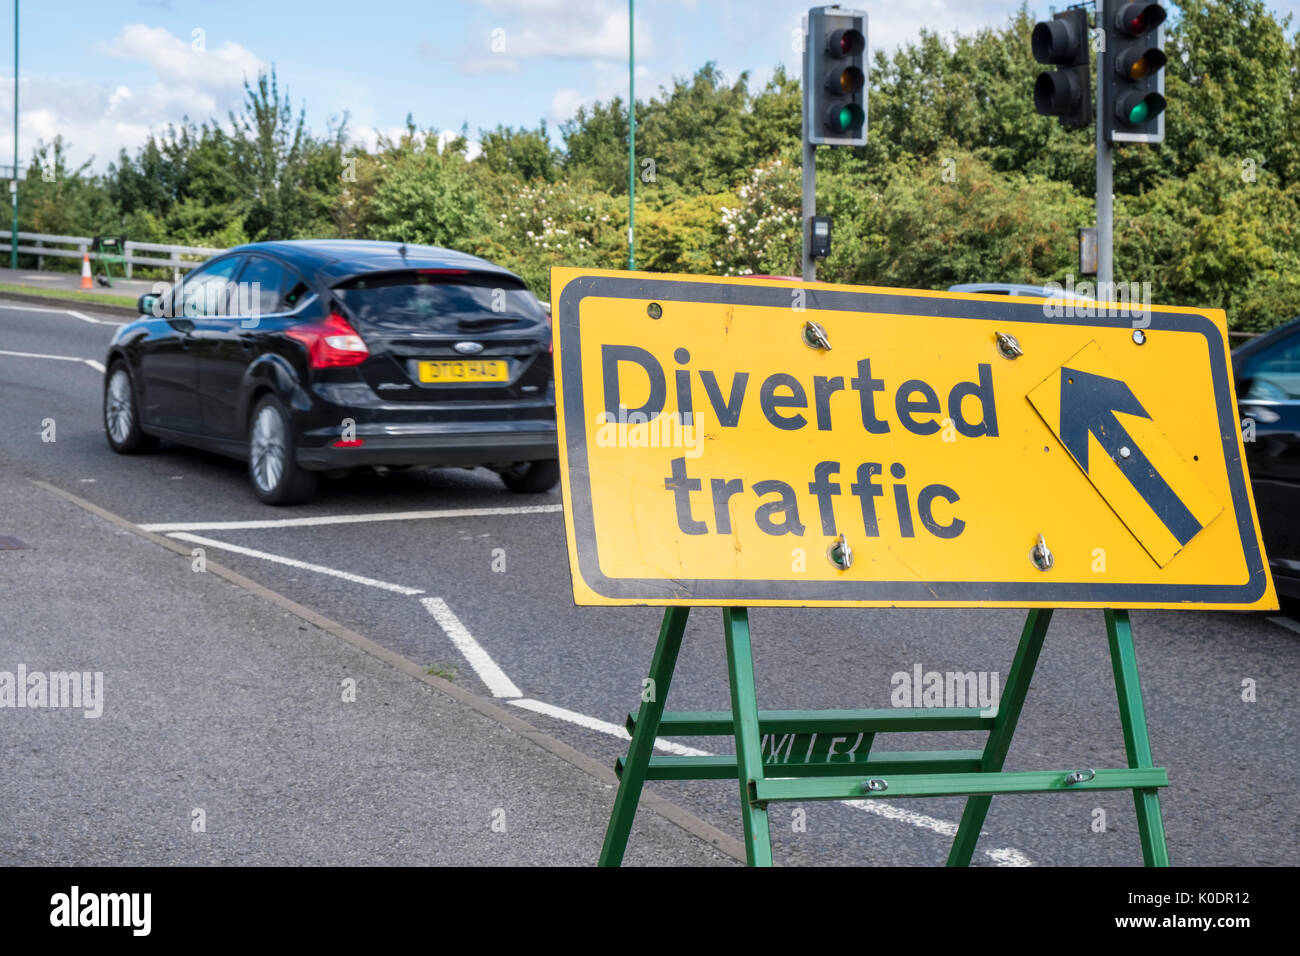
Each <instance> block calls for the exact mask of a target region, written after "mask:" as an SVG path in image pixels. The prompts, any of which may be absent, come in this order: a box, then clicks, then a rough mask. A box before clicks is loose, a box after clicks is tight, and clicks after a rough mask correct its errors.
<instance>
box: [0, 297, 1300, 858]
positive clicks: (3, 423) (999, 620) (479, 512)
mask: <svg viewBox="0 0 1300 956" xmlns="http://www.w3.org/2000/svg"><path fill="white" fill-rule="evenodd" d="M80 311H81V314H82V316H84V317H85V318H95V315H94V314H93V313H91V312H88V311H87V310H84V309H82V310H80ZM117 321H118V320H116V319H109V318H104V320H103V323H102V324H101V323H97V322H91V321H85V319H84V318H76V317H74V316H71V315H68V314H66V313H63V312H60V311H57V310H51V311H43V310H40V309H35V308H31V307H28V306H25V305H16V304H15V305H10V306H3V307H0V409H2V411H0V467H6V468H12V469H15V470H16V471H17V472H19V473H21V474H24V475H27V476H30V477H33V478H40V479H43V480H45V481H48V482H50V483H51V484H54V485H56V486H58V487H61V488H64V489H67V490H69V491H71V492H73V493H74V494H77V495H79V496H81V497H83V498H86V499H88V500H90V501H92V502H94V503H95V504H97V505H99V506H100V507H103V508H106V509H108V510H110V511H112V512H114V513H116V514H118V515H121V516H123V517H125V518H127V519H129V520H131V521H134V522H137V523H139V524H142V525H146V526H148V527H150V528H151V529H152V530H155V531H158V532H160V533H164V534H170V535H173V536H176V535H191V536H193V537H192V538H189V539H186V538H180V539H178V540H188V541H189V542H190V543H191V544H192V545H193V546H194V547H203V548H204V549H205V550H206V551H207V553H208V554H210V555H211V556H212V557H213V559H214V560H219V561H220V562H221V563H223V564H225V565H226V566H228V567H231V568H234V569H235V570H237V571H239V572H241V573H243V574H246V575H247V576H249V577H251V578H253V579H254V580H256V581H259V582H260V583H262V584H264V585H266V586H267V587H269V588H271V589H273V590H275V591H278V592H280V593H282V594H284V595H286V596H288V597H289V598H291V599H293V600H295V601H298V602H299V603H301V604H304V605H306V606H308V607H310V608H313V609H316V610H318V611H319V612H320V613H322V614H324V615H326V616H328V617H330V618H333V619H334V620H336V621H338V622H340V623H342V624H344V625H345V626H347V627H350V628H353V629H355V630H357V631H359V632H361V633H362V634H365V635H367V636H368V637H370V638H371V639H373V640H375V641H377V642H378V643H380V644H382V645H384V646H386V647H388V648H390V649H392V650H394V651H396V652H398V653H400V654H402V655H404V656H406V657H408V658H410V659H411V660H414V661H416V662H417V663H419V664H421V665H426V666H430V667H434V668H436V669H438V671H440V672H443V673H445V674H449V675H454V679H455V681H456V682H457V683H458V684H460V685H462V686H464V687H467V688H469V689H471V690H473V691H475V692H476V693H480V694H482V695H483V696H489V697H496V698H498V699H499V701H500V702H502V703H508V704H511V705H512V706H514V707H519V708H520V709H521V711H528V713H527V714H525V715H524V716H526V717H527V718H528V720H529V721H530V722H532V723H534V724H536V725H537V726H540V727H543V728H545V729H546V730H548V731H550V732H551V733H553V734H555V735H556V736H558V737H560V738H561V739H563V740H565V741H567V742H569V743H571V744H572V745H574V746H575V747H577V748H578V749H579V750H582V751H584V752H586V753H588V754H591V755H592V756H595V757H597V758H598V759H600V760H602V761H607V762H610V763H612V762H613V760H614V759H615V757H616V756H618V755H619V754H620V753H622V751H623V749H624V747H625V741H624V740H622V739H620V738H619V737H618V736H617V735H616V731H617V728H618V727H619V726H621V724H622V722H623V719H624V717H625V715H626V713H627V711H628V709H629V708H632V707H634V706H635V704H636V703H637V701H638V699H639V695H640V691H641V682H642V679H643V678H644V676H645V673H646V669H647V667H648V663H649V658H650V654H651V651H652V649H653V645H654V639H655V636H656V632H657V628H658V621H659V617H660V612H659V611H657V610H654V609H603V608H601V609H594V608H576V607H574V605H573V601H572V596H571V591H570V586H571V585H570V578H569V571H568V560H567V554H566V549H565V543H564V529H563V521H562V515H561V513H560V508H561V502H560V496H559V495H558V493H554V494H546V495H533V496H526V495H512V494H509V493H508V492H506V491H505V490H504V489H503V488H502V486H501V484H500V482H499V481H498V479H497V478H496V476H495V475H493V474H491V473H490V472H486V471H482V470H475V471H464V470H457V471H446V472H431V473H404V474H396V475H390V476H387V477H379V476H374V475H371V476H363V477H354V478H349V479H344V480H341V481H326V482H323V483H322V487H321V491H320V494H319V495H318V496H317V498H316V499H315V500H314V501H313V502H312V503H311V504H309V505H306V506H302V507H297V508H292V509H274V508H269V507H267V506H264V505H262V504H260V503H259V502H258V501H257V500H256V499H255V498H254V497H253V495H252V492H251V491H250V490H249V488H248V483H247V479H246V477H245V474H244V469H243V465H242V464H240V463H238V462H233V461H228V460H225V459H222V458H219V457H216V456H213V455H208V454H204V453H200V452H196V451H191V450H188V449H184V448H181V447H178V446H174V445H168V444H164V446H163V447H162V448H161V449H160V450H159V451H158V452H156V453H154V454H151V455H147V456H140V457H133V458H126V457H119V456H117V455H115V454H113V453H112V452H111V451H110V450H109V448H108V446H107V444H106V443H105V441H104V437H103V433H102V427H101V425H100V418H99V415H100V394H101V388H102V385H101V375H100V373H99V371H98V370H97V369H96V368H95V364H96V363H99V362H102V360H103V357H104V347H105V344H106V343H107V341H108V340H109V338H110V336H111V334H112V332H113V328H114V325H115V324H116V322H117ZM9 353H27V354H23V355H15V354H9ZM34 356H43V357H34ZM52 356H61V357H64V358H65V359H71V360H70V361H68V360H59V359H58V358H54V357H52ZM47 419H53V420H54V422H55V426H56V429H57V431H56V437H57V440H56V441H54V442H45V441H42V429H43V428H44V427H45V426H44V425H43V424H42V423H43V422H44V421H45V420H47ZM411 512H414V513H417V514H416V515H407V516H405V517H400V518H397V519H395V520H374V516H376V515H393V514H400V513H411ZM429 512H432V513H433V514H425V513H429ZM442 512H453V514H440V513H442ZM454 512H469V513H468V514H455V513H454ZM340 518H352V519H357V518H364V519H365V520H349V521H340V520H337V519H340ZM304 519H308V520H304ZM232 522H257V523H259V524H257V525H254V526H243V527H239V526H236V527H231V526H230V523H232ZM286 522H289V523H287V524H286ZM3 526H4V521H3V512H2V511H0V533H3V530H4V528H3ZM195 538H197V539H202V540H194V539H195ZM231 549H237V550H231ZM140 586H141V587H148V582H147V581H141V582H140ZM120 612H121V614H122V615H123V618H124V619H126V618H128V617H129V616H130V614H131V601H130V596H129V595H124V596H123V599H122V603H121V609H120ZM7 613H15V611H14V610H13V609H10V610H9V611H8V612H7ZM18 613H21V609H18ZM66 613H67V614H68V615H69V617H75V615H76V606H75V599H67V609H66ZM1022 620H1023V613H1022V612H1017V611H1000V610H993V611H963V610H864V611H837V610H817V609H811V610H797V609H789V610H787V609H758V610H755V611H753V612H751V625H752V628H753V640H754V647H755V655H756V663H755V666H756V671H757V681H758V694H759V703H760V706H761V707H763V708H765V709H768V708H770V709H780V708H792V709H793V708H822V707H887V706H889V705H890V691H891V687H892V685H891V676H892V675H893V674H895V673H896V672H900V671H901V672H908V673H911V672H912V670H913V668H914V667H915V666H916V665H918V664H920V665H922V667H923V669H924V670H926V671H931V670H934V671H941V672H946V671H962V672H966V671H993V672H997V673H999V674H1000V675H1001V676H1002V677H1003V678H1005V675H1006V672H1007V669H1008V666H1009V664H1010V659H1011V655H1012V653H1013V652H1014V650H1015V644H1016V639H1017V637H1018V634H1019V630H1020V626H1021V623H1022ZM1133 622H1134V633H1135V640H1136V645H1137V652H1138V658H1139V662H1140V665H1141V673H1142V677H1143V689H1144V692H1145V695H1146V706H1147V714H1148V720H1149V724H1150V730H1151V737H1152V743H1153V750H1154V753H1155V759H1156V763H1157V764H1158V765H1161V766H1164V767H1166V768H1167V769H1168V771H1169V776H1170V781H1171V786H1170V787H1169V788H1168V790H1166V791H1165V792H1164V794H1163V797H1162V804H1163V808H1164V818H1165V826H1166V830H1167V833H1168V839H1169V847H1170V855H1171V859H1172V861H1173V862H1174V863H1175V864H1176V865H1179V864H1181V865H1192V864H1201V865H1254V864H1287V865H1295V864H1297V863H1300V842H1298V841H1297V839H1296V830H1295V820H1296V819H1297V816H1298V815H1300V814H1298V813H1297V811H1298V810H1300V797H1298V795H1297V787H1296V785H1295V782H1294V779H1295V778H1294V774H1293V773H1292V769H1291V768H1292V767H1293V766H1294V765H1295V763H1296V757H1297V745H1296V740H1297V738H1298V737H1300V733H1298V731H1300V716H1298V715H1297V708H1296V706H1295V705H1296V682H1295V679H1294V675H1295V674H1296V673H1297V668H1298V667H1300V625H1297V624H1296V623H1295V622H1294V621H1292V620H1288V619H1285V618H1273V617H1271V616H1269V615H1251V614H1233V613H1219V612H1210V613H1202V612H1177V613H1175V612H1151V611H1147V612H1135V613H1134V615H1133ZM287 663H289V664H291V663H292V662H287ZM1247 679H1250V680H1253V681H1254V682H1255V686H1256V695H1257V696H1256V700H1255V701H1253V702H1247V701H1244V700H1243V699H1242V682H1243V680H1247ZM668 706H669V707H670V709H673V710H704V709H727V708H728V706H729V698H728V689H727V682H726V663H725V655H724V649H723V642H722V629H721V618H720V614H719V613H718V611H716V610H712V609H702V610H697V611H695V612H693V614H692V618H691V622H690V625H689V627H688V631H687V638H686V643H685V646H684V648H683V651H682V655H681V659H680V662H679V666H678V670H677V676H676V678H675V680H674V683H673V686H672V691H671V693H670V695H669V698H668ZM912 736H913V739H912V740H909V741H907V742H906V743H895V742H894V741H889V742H887V743H885V744H884V746H885V747H886V749H907V748H908V747H909V746H925V747H978V746H980V745H981V743H982V739H981V736H980V735H976V734H948V735H944V736H942V737H936V736H933V735H931V736H929V737H926V736H925V735H919V736H915V735H912ZM895 740H897V738H895ZM677 743H679V744H682V745H685V746H688V747H695V748H699V749H702V750H710V751H713V752H724V751H725V750H726V749H727V748H728V746H729V745H728V744H727V742H726V741H724V740H719V739H682V740H679V741H677ZM1124 765H1125V758H1124V753H1123V743H1122V737H1121V732H1120V725H1119V719H1118V715H1117V710H1116V704H1115V695H1114V688H1113V684H1112V679H1111V672H1110V664H1109V658H1108V655H1107V649H1106V640H1105V631H1104V626H1103V622H1102V615H1101V612H1099V611H1063V612H1057V614H1056V616H1055V618H1054V620H1053V623H1052V628H1051V630H1050V632H1049V634H1048V638H1047V644H1046V647H1045V649H1044V652H1043V656H1042V659H1041V660H1040V663H1039V667H1038V672H1037V674H1036V677H1035V681H1034V685H1033V687H1032V689H1031V691H1030V696H1029V699H1028V702H1027V704H1026V707H1025V711H1024V713H1023V715H1022V717H1021V721H1020V728H1019V731H1018V733H1017V737H1016V741H1015V743H1014V745H1013V747H1012V749H1011V753H1010V756H1009V758H1008V761H1007V769H1010V770H1046V769H1072V768H1076V767H1080V768H1082V767H1098V768H1099V767H1122V766H1124ZM655 786H656V789H657V790H658V791H659V792H661V793H663V794H664V795H665V796H667V797H669V798H670V799H674V800H676V801H677V802H678V803H680V804H681V805H682V806H684V807H686V808H687V809H689V810H691V811H692V812H694V813H696V814H698V815H699V816H701V817H702V818H704V819H705V820H707V821H708V822H710V823H712V824H714V825H715V826H717V827H719V828H721V829H723V830H725V831H727V832H729V833H735V834H737V835H739V808H738V797H737V788H736V785H735V784H734V783H731V782H727V781H721V782H700V783H689V784H688V783H680V784H674V783H666V782H665V783H658V784H656V785H655ZM961 805H962V804H961V801H960V800H959V799H927V800H911V801H902V800H900V801H894V802H886V803H883V804H871V805H869V806H868V807H867V808H865V809H863V808H859V807H856V806H848V805H844V804H840V803H809V804H804V805H802V806H795V805H777V804H774V805H772V807H771V812H770V818H771V821H772V832H773V842H774V853H775V856H776V859H777V861H778V862H780V863H788V864H811V863H818V864H863V863H866V864H894V865H908V864H921V865H936V864H941V863H942V862H943V861H944V859H945V857H946V853H947V849H948V845H949V843H950V840H951V834H952V832H953V829H954V827H955V824H956V822H957V820H958V819H959V818H960V814H961ZM1098 809H1100V810H1103V811H1104V819H1105V829H1104V831H1103V832H1098V831H1097V828H1096V827H1097V822H1098V820H1099V819H1100V815H1099V814H1097V812H1096V811H1097V810H1098ZM796 810H799V811H802V812H803V813H802V815H801V814H796V813H795V811H796ZM800 819H802V821H803V823H804V826H803V827H802V828H800V827H798V826H796V822H797V821H799V820H800ZM633 838H634V839H635V833H634V835H633ZM975 862H976V863H977V864H981V865H999V864H1021V865H1024V864H1032V865H1077V864H1102V865H1126V864H1139V863H1140V862H1141V854H1140V851H1139V847H1138V840H1137V833H1136V824H1135V818H1134V814H1133V809H1132V802H1131V798H1130V797H1129V795H1128V794H1126V793H1100V794H1080V795H1070V796H1065V795H1056V794H1053V795H1022V796H1004V797H998V798H997V799H995V800H994V802H993V808H992V810H991V812H990V814H989V816H988V820H987V822H986V824H985V828H984V834H983V836H982V837H981V840H980V844H979V848H978V850H977V852H976V858H975Z"/></svg>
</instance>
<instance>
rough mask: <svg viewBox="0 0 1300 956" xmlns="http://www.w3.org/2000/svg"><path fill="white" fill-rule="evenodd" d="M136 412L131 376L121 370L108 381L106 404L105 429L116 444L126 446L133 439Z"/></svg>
mask: <svg viewBox="0 0 1300 956" xmlns="http://www.w3.org/2000/svg"><path fill="white" fill-rule="evenodd" d="M134 412H135V409H134V402H133V401H132V399H131V379H130V376H128V375H127V373H126V369H124V368H119V369H118V370H117V371H116V372H114V373H113V377H112V378H110V379H109V380H108V398H107V400H106V401H105V402H104V427H105V428H107V429H108V434H109V436H110V437H111V438H112V439H113V441H114V442H115V443H116V444H118V445H125V444H126V442H127V439H129V438H130V437H131V428H132V425H133V424H134V421H133V415H134Z"/></svg>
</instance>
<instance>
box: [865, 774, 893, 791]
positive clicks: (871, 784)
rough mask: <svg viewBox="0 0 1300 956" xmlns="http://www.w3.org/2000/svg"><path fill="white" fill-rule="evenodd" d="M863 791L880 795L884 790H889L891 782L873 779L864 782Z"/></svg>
mask: <svg viewBox="0 0 1300 956" xmlns="http://www.w3.org/2000/svg"><path fill="white" fill-rule="evenodd" d="M862 789H863V790H866V791H868V792H871V793H880V792H881V791H882V790H888V789H889V781H887V780H881V779H880V778H879V777H873V778H872V779H871V780H864V781H862Z"/></svg>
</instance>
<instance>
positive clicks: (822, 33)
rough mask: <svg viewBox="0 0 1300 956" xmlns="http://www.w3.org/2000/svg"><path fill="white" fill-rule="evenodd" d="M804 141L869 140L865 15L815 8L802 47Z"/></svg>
mask: <svg viewBox="0 0 1300 956" xmlns="http://www.w3.org/2000/svg"><path fill="white" fill-rule="evenodd" d="M803 105H804V109H803V116H804V139H805V140H806V141H807V142H809V143H814V144H820V145H828V146H863V145H865V144H866V142H867V15H866V14H865V13H863V12H861V11H859V10H841V9H840V8H839V7H814V8H813V9H811V10H809V11H808V37H807V42H806V45H805V46H804V103H803Z"/></svg>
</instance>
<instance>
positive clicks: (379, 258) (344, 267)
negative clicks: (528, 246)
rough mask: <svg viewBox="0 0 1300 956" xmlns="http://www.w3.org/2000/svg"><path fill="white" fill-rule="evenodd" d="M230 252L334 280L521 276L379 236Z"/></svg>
mask: <svg viewBox="0 0 1300 956" xmlns="http://www.w3.org/2000/svg"><path fill="white" fill-rule="evenodd" d="M228 251H229V252H269V253H271V254H272V255H275V256H278V257H279V258H281V259H283V260H285V261H286V262H288V263H289V264H290V265H293V266H296V267H297V268H299V269H301V270H302V271H304V272H315V273H319V274H320V275H322V276H323V277H324V278H326V279H327V280H328V281H330V282H338V281H341V280H343V279H350V278H352V277H353V276H358V275H366V274H368V273H372V272H393V271H399V270H403V269H466V270H469V271H471V272H480V273H483V272H486V273H489V274H492V275H499V276H509V277H511V278H513V279H516V280H519V281H520V283H521V284H522V281H523V280H521V279H519V277H518V276H517V275H515V274H514V273H513V272H511V271H510V270H509V269H503V268H502V267H501V266H498V265H496V264H495V263H492V262H489V261H488V260H487V259H481V258H479V257H478V256H472V255H470V254H469V253H466V252H458V251H456V250H455V249H443V248H440V247H438V246H422V245H418V244H416V243H401V242H383V241H380V240H378V239H276V240H273V241H270V242H250V243H246V244H244V245H242V246H236V247H234V248H233V249H230V250H228Z"/></svg>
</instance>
